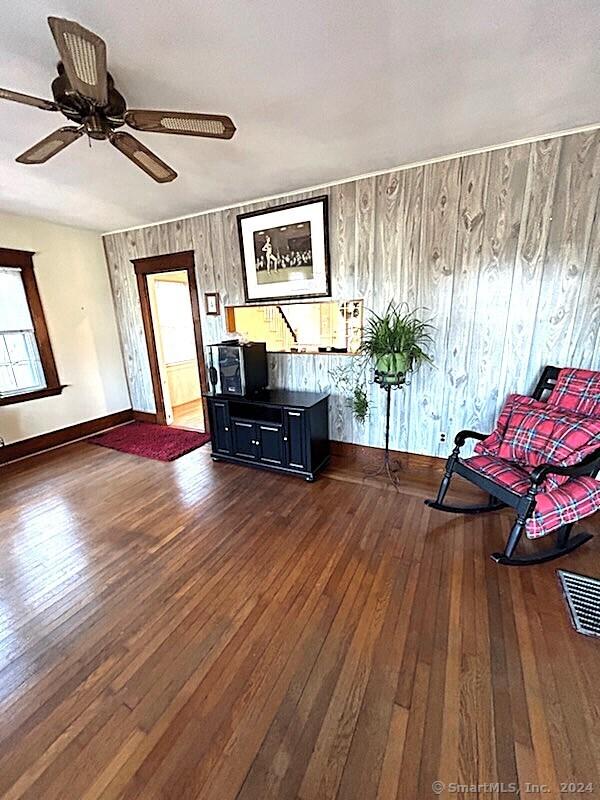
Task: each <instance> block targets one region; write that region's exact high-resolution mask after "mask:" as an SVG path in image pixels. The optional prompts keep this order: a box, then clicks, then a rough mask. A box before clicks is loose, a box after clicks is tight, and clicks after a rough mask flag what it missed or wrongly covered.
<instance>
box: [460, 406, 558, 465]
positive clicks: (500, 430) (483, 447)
mask: <svg viewBox="0 0 600 800" xmlns="http://www.w3.org/2000/svg"><path fill="white" fill-rule="evenodd" d="M515 403H519V404H520V405H521V406H527V407H529V408H539V409H545V408H546V404H545V403H542V402H541V401H540V400H534V399H533V397H527V396H526V395H522V394H509V395H508V397H507V398H506V400H505V401H504V405H503V406H502V411H500V416H499V417H498V421H497V422H496V427H495V429H494V431H493V433H490V435H489V436H488V437H486V438H485V439H484V440H483V441H481V442H477V444H476V445H475V448H474V449H475V452H476V453H481V454H482V455H489V456H497V455H499V454H500V445H501V444H502V439H503V438H504V434H505V432H506V426H507V425H508V420H509V419H510V414H511V411H512V409H513V405H514V404H515Z"/></svg>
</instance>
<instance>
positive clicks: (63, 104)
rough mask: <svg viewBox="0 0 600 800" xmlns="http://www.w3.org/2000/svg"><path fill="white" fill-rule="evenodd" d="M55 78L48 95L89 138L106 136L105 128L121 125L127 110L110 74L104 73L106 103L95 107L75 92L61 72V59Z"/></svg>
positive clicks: (115, 127)
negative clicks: (82, 128)
mask: <svg viewBox="0 0 600 800" xmlns="http://www.w3.org/2000/svg"><path fill="white" fill-rule="evenodd" d="M57 69H58V77H57V78H55V79H54V80H53V81H52V94H53V96H54V100H55V101H56V104H57V105H58V107H59V109H60V111H61V112H62V113H63V114H64V115H65V117H67V119H70V120H72V121H73V122H78V123H79V124H80V125H83V126H84V127H85V129H86V132H87V133H88V134H89V136H91V138H92V139H106V137H107V135H108V131H111V130H116V129H117V128H120V127H122V126H123V125H124V124H125V121H124V116H125V111H126V109H127V104H126V103H125V98H124V97H123V95H121V94H120V92H118V91H117V90H116V89H115V86H114V81H113V79H112V76H111V75H110V74H109V75H108V103H107V105H105V106H102V107H99V106H97V105H96V104H95V103H94V102H93V101H92V100H88V99H87V98H85V97H83V96H82V95H81V94H79V93H78V92H76V91H75V90H74V89H73V87H72V86H71V84H70V83H69V79H68V77H67V75H66V73H65V69H64V67H63V64H62V62H59V64H58V68H57Z"/></svg>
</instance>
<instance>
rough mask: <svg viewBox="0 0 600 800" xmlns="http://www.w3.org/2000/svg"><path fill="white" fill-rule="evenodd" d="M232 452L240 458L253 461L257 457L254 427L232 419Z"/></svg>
mask: <svg viewBox="0 0 600 800" xmlns="http://www.w3.org/2000/svg"><path fill="white" fill-rule="evenodd" d="M231 427H232V430H233V452H234V454H235V455H236V456H240V457H241V458H248V459H250V458H251V459H255V458H256V457H257V455H258V447H257V439H256V425H253V424H252V423H250V422H240V421H239V420H236V419H232V420H231Z"/></svg>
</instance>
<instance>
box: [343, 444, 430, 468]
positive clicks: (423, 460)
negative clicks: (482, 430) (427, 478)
mask: <svg viewBox="0 0 600 800" xmlns="http://www.w3.org/2000/svg"><path fill="white" fill-rule="evenodd" d="M383 453H384V449H383V447H371V446H369V445H363V444H351V443H350V442H339V441H336V440H332V441H331V455H332V456H337V457H339V458H343V459H344V461H345V462H346V463H348V464H350V462H352V464H353V466H355V467H356V468H360V469H363V468H364V469H369V468H371V467H374V466H379V465H380V464H381V462H382V459H383ZM390 456H391V457H392V458H394V459H397V460H398V461H399V462H400V463H401V464H402V466H403V468H405V469H406V468H407V467H408V468H410V469H416V470H424V471H427V470H434V471H435V472H442V471H443V469H444V465H445V463H446V459H445V458H440V457H439V456H426V455H421V454H419V453H405V452H403V451H401V450H390Z"/></svg>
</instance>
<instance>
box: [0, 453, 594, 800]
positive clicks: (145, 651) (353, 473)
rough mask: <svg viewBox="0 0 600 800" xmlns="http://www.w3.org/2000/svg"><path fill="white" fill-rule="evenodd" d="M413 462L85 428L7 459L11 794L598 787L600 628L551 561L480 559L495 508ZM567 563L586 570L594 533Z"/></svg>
mask: <svg viewBox="0 0 600 800" xmlns="http://www.w3.org/2000/svg"><path fill="white" fill-rule="evenodd" d="M405 472H406V476H405V480H404V483H403V485H402V487H401V491H399V492H396V491H395V490H394V489H393V488H391V487H390V486H388V485H386V484H385V483H383V482H382V481H380V480H379V479H368V480H365V478H364V476H363V475H362V473H361V472H360V467H357V465H356V464H352V465H350V466H349V468H348V469H347V470H345V468H344V464H343V461H340V460H339V459H337V461H336V463H334V465H333V467H332V471H331V473H330V474H331V477H330V478H328V477H327V475H325V476H324V477H322V478H320V479H319V480H318V481H317V482H316V483H314V484H308V483H305V482H303V481H299V480H297V479H295V478H292V477H288V476H285V475H271V474H267V473H263V472H259V471H254V470H251V469H245V468H243V467H237V466H234V465H226V464H213V463H212V461H211V460H210V451H209V450H208V448H201V449H199V450H197V451H194V452H192V453H190V454H188V455H186V456H184V457H182V458H181V459H178V460H177V461H175V462H172V463H169V464H164V463H160V462H154V461H151V460H146V459H142V458H137V457H135V456H130V455H126V454H122V453H117V452H115V451H111V450H107V449H105V448H99V447H94V446H91V445H89V444H87V443H85V442H79V443H75V444H72V445H68V446H66V447H64V448H61V449H58V450H56V451H53V452H49V453H46V454H43V455H41V456H38V457H34V458H32V459H28V460H26V461H22V462H18V463H15V464H13V465H9V466H7V467H4V468H3V470H2V474H1V476H0V545H1V549H0V554H1V555H0V796H1V797H2V798H3V800H4V798H6V799H7V800H21V799H25V798H26V799H27V800H33V799H34V798H35V800H41V798H43V800H99V799H100V798H102V800H133V799H134V798H140V799H142V800H167V798H168V799H169V800H171V798H173V800H175V799H176V800H186V798H189V799H190V800H191V799H192V798H193V800H329V799H330V800H334V798H335V800H393V798H407V800H408V799H409V798H410V800H414V798H418V800H421V798H423V799H424V800H426V798H427V797H431V796H433V795H432V789H431V784H432V783H433V781H435V780H441V781H444V782H445V783H446V784H452V783H459V784H461V783H462V784H467V785H476V784H479V788H478V790H477V793H476V796H477V797H479V798H487V797H490V798H491V797H496V796H497V795H498V793H497V790H496V789H494V787H493V786H486V784H493V783H494V782H504V783H505V784H509V783H510V782H513V781H518V782H520V784H521V787H523V786H524V784H525V783H527V782H530V783H536V782H539V783H544V784H547V787H548V788H547V791H545V792H544V796H547V797H556V798H558V797H560V796H561V794H560V782H561V781H565V782H568V781H575V782H577V781H580V782H583V783H586V784H587V783H592V784H593V785H594V787H595V788H594V789H593V791H592V792H591V793H590V792H586V794H585V795H582V796H590V797H592V796H594V793H593V792H596V793H600V784H599V783H598V781H600V774H599V773H600V769H599V764H598V751H599V748H600V726H598V719H600V687H599V685H598V681H597V658H598V656H597V643H596V642H594V641H592V640H589V639H586V638H585V637H581V636H579V635H578V634H576V633H575V631H574V630H573V629H572V627H571V625H570V622H569V619H568V615H567V614H566V610H565V606H564V602H563V599H562V597H561V595H560V591H559V588H558V585H557V582H556V579H555V575H554V570H555V568H556V567H555V565H553V564H546V565H541V566H538V567H533V568H523V569H520V570H512V571H511V570H509V569H507V568H505V567H500V566H498V565H496V564H494V563H493V562H492V561H491V560H490V559H489V557H488V556H489V553H490V552H491V551H492V550H494V549H498V547H499V546H501V543H502V540H503V537H504V536H505V535H506V532H507V530H508V526H509V524H510V519H509V517H508V515H507V514H506V513H505V512H501V513H497V514H493V515H489V516H487V517H479V518H468V517H458V516H444V515H442V514H439V513H437V512H434V511H432V510H431V509H429V508H426V507H425V506H424V505H423V503H422V500H423V497H424V496H427V495H430V494H432V493H433V492H434V490H435V488H436V486H435V483H436V478H437V475H436V474H435V473H434V472H431V474H427V473H425V472H424V471H421V473H419V474H418V475H412V474H411V473H410V470H408V468H407V470H406V471H405ZM403 475H404V473H403ZM462 491H463V490H462V489H461V487H460V485H459V486H458V487H455V490H454V492H453V494H454V496H455V497H457V499H458V498H459V497H460V496H461V492H462ZM463 496H465V497H471V496H472V492H471V491H470V490H468V489H467V490H466V491H465V492H464V495H463ZM591 527H592V528H594V529H595V530H598V527H599V526H598V521H597V520H593V521H592V522H591ZM565 566H566V567H567V568H572V569H574V570H575V571H580V572H584V573H586V574H598V573H599V572H600V537H596V538H595V539H594V540H592V541H591V542H590V543H589V544H587V545H586V546H585V547H584V548H581V549H580V550H579V551H577V553H575V554H573V555H572V556H571V557H570V559H569V562H568V564H567V563H565ZM447 794H448V793H447ZM563 796H565V797H566V796H572V794H571V795H567V794H564V795H563Z"/></svg>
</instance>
